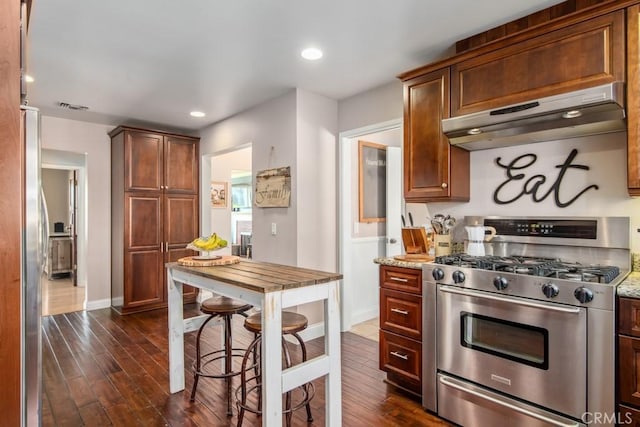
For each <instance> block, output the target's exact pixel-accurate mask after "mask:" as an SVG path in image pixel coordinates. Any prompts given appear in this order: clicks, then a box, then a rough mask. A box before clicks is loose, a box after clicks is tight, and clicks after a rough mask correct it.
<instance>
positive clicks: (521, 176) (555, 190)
mask: <svg viewBox="0 0 640 427" xmlns="http://www.w3.org/2000/svg"><path fill="white" fill-rule="evenodd" d="M577 155H578V150H576V149H575V148H574V149H573V150H571V153H569V156H568V157H567V159H566V160H565V161H564V163H563V164H561V165H556V168H558V169H560V171H559V172H558V176H557V177H556V180H555V181H554V182H553V185H551V187H549V189H548V190H547V191H546V192H545V191H544V189H543V188H542V186H543V185H544V184H545V183H546V182H547V178H546V177H545V176H544V175H533V176H531V177H529V178H527V175H526V174H525V173H519V172H518V171H522V170H524V169H527V168H528V167H529V166H531V165H533V164H534V163H535V162H536V160H538V156H536V155H535V154H523V155H522V156H519V157H516V158H515V159H513V160H512V161H511V162H510V163H507V164H505V163H502V158H501V157H498V158H497V159H496V164H497V165H498V166H499V167H501V168H503V169H504V170H505V173H506V175H507V180H506V181H504V182H503V183H502V184H500V185H499V186H498V188H496V190H495V191H494V192H493V201H494V202H496V203H497V204H499V205H506V204H509V203H513V202H515V201H516V200H518V199H519V198H520V197H522V196H524V195H526V194H530V195H531V198H532V199H533V201H534V202H536V203H540V202H542V201H543V200H544V199H546V198H547V197H549V195H551V194H553V197H554V200H555V203H556V206H558V207H560V208H566V207H567V206H569V205H570V204H572V203H573V202H575V201H576V200H577V199H578V197H580V196H582V195H583V194H584V193H586V192H587V191H589V190H591V189H594V190H597V189H598V186H597V185H595V184H592V185H589V186H587V187H585V188H583V189H582V190H580V191H579V192H578V193H577V194H576V195H575V196H573V197H572V198H571V199H569V200H567V201H562V200H560V186H561V185H562V180H563V178H564V176H565V174H566V173H567V171H568V170H569V169H578V170H585V171H588V170H589V166H585V165H574V164H572V163H573V160H574V159H575V158H576V156H577ZM517 184H521V185H522V190H521V191H520V193H519V194H517V195H516V196H514V197H512V198H510V199H506V200H505V199H504V198H502V197H501V196H500V192H501V191H503V190H508V189H509V188H510V187H512V186H514V185H517Z"/></svg>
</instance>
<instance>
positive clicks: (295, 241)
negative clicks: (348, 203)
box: [200, 89, 337, 324]
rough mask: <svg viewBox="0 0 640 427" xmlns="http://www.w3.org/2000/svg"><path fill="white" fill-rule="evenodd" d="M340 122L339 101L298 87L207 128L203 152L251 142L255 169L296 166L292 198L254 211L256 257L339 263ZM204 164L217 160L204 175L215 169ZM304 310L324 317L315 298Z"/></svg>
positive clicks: (329, 266) (322, 265) (328, 265)
mask: <svg viewBox="0 0 640 427" xmlns="http://www.w3.org/2000/svg"><path fill="white" fill-rule="evenodd" d="M336 127H337V102H336V101H334V100H331V99H328V98H325V97H322V96H319V95H315V94H312V93H309V92H306V91H302V90H298V89H296V90H292V91H291V92H289V93H287V94H285V95H283V96H281V97H278V98H275V99H273V100H271V101H267V102H265V103H263V104H261V105H258V106H256V107H254V108H252V109H249V110H247V111H245V112H242V113H240V114H238V115H235V116H233V117H230V118H229V119H227V120H224V121H222V122H219V123H216V124H214V125H212V126H210V127H208V128H206V129H204V130H203V131H202V132H201V134H200V138H201V140H200V141H201V145H200V152H201V153H202V154H203V155H212V154H213V155H215V154H216V153H225V152H229V151H231V150H233V149H235V148H239V147H242V146H244V145H246V144H249V143H250V144H251V147H252V161H251V164H252V170H253V175H254V176H255V174H256V173H258V172H259V171H261V170H264V169H271V168H278V167H285V166H290V167H291V177H292V179H291V205H290V206H289V207H288V208H256V207H254V208H253V210H252V213H253V234H252V257H253V258H254V259H256V260H260V261H268V262H275V263H280V264H285V265H297V266H301V267H309V268H317V269H325V270H329V271H333V270H335V269H336V264H337V260H336V203H337V195H336V161H337V159H336V134H337V129H336ZM205 163H206V162H205ZM206 168H211V166H210V165H207V164H203V171H202V173H203V176H208V175H207V174H208V173H210V172H209V171H207V170H206ZM202 212H203V218H209V216H210V215H211V214H210V213H207V212H206V209H204V207H203V210H202ZM272 224H275V227H276V230H277V231H276V235H272V234H271V229H272ZM203 226H204V224H203ZM207 226H208V225H207ZM298 310H299V311H301V312H303V313H304V314H305V315H307V316H308V318H309V322H310V323H312V324H313V323H316V322H317V321H319V320H320V319H321V316H322V312H321V310H320V309H319V308H318V306H317V305H310V306H304V307H299V308H298Z"/></svg>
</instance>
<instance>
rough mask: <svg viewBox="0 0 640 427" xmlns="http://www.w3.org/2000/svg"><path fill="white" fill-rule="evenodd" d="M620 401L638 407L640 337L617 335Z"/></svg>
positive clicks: (639, 391)
mask: <svg viewBox="0 0 640 427" xmlns="http://www.w3.org/2000/svg"><path fill="white" fill-rule="evenodd" d="M618 348H619V355H618V358H619V359H618V360H619V368H618V384H619V391H620V402H621V403H625V404H629V405H633V406H637V407H640V338H631V337H625V336H618Z"/></svg>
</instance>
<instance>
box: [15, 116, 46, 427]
mask: <svg viewBox="0 0 640 427" xmlns="http://www.w3.org/2000/svg"><path fill="white" fill-rule="evenodd" d="M21 109H22V115H23V138H24V150H25V151H24V162H25V165H24V166H25V167H24V171H25V176H24V181H23V182H24V195H25V207H24V208H25V210H24V217H23V221H24V223H23V227H22V242H21V248H20V256H21V265H22V271H21V335H22V340H21V348H20V352H21V358H22V361H21V362H22V363H21V380H22V381H21V383H22V384H21V386H22V387H21V395H22V408H21V411H22V426H28V427H32V426H34V427H35V426H39V425H40V420H41V413H42V404H41V402H42V398H41V390H42V385H41V384H42V381H41V377H42V340H41V338H42V337H41V323H40V314H41V312H42V311H41V304H42V302H41V293H40V278H41V272H42V265H43V247H44V239H43V228H42V227H43V221H42V220H41V214H42V212H43V211H42V197H41V178H40V113H39V112H38V110H37V109H36V108H32V107H27V106H22V107H21Z"/></svg>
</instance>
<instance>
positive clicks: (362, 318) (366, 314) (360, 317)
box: [351, 307, 380, 326]
mask: <svg viewBox="0 0 640 427" xmlns="http://www.w3.org/2000/svg"><path fill="white" fill-rule="evenodd" d="M379 315H380V308H379V307H375V308H372V309H369V310H366V311H362V312H359V313H354V314H352V315H351V325H352V326H353V325H356V324H358V323H362V322H366V321H367V320H371V319H375V318H376V317H378V316H379Z"/></svg>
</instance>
